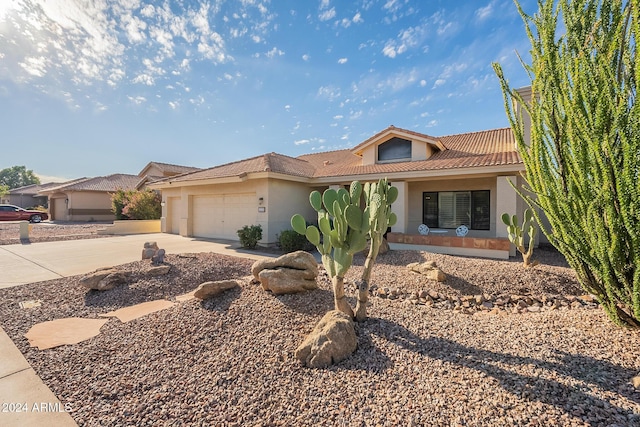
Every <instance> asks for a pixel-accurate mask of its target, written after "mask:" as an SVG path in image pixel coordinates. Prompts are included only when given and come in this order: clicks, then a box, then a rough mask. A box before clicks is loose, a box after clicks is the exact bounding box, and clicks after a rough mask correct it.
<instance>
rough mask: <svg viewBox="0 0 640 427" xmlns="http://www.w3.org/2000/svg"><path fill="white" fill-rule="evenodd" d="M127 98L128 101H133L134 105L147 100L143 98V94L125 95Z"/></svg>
mask: <svg viewBox="0 0 640 427" xmlns="http://www.w3.org/2000/svg"><path fill="white" fill-rule="evenodd" d="M127 98H128V99H129V101H131V102H133V103H134V104H136V105H140V104H143V103H145V102H147V98H145V97H144V96H135V97H134V96H127Z"/></svg>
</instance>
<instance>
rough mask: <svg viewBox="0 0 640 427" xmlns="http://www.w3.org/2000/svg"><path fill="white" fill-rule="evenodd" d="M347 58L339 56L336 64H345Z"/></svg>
mask: <svg viewBox="0 0 640 427" xmlns="http://www.w3.org/2000/svg"><path fill="white" fill-rule="evenodd" d="M348 60H349V59H348V58H340V59H338V64H346V63H347V61H348Z"/></svg>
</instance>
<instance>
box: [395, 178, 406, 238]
mask: <svg viewBox="0 0 640 427" xmlns="http://www.w3.org/2000/svg"><path fill="white" fill-rule="evenodd" d="M391 185H393V186H394V187H396V188H397V189H398V198H397V199H396V201H395V202H394V203H393V205H391V211H392V212H394V213H395V214H396V216H397V217H398V222H396V224H395V225H394V226H393V227H391V231H393V232H395V233H406V232H407V222H408V218H409V183H407V182H406V181H398V182H392V183H391Z"/></svg>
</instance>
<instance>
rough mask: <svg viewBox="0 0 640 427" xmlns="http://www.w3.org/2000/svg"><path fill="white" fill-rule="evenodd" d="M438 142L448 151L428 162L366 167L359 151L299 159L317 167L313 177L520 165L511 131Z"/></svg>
mask: <svg viewBox="0 0 640 427" xmlns="http://www.w3.org/2000/svg"><path fill="white" fill-rule="evenodd" d="M438 140H439V141H440V142H441V143H442V144H443V145H444V146H445V147H446V148H447V149H446V150H445V151H440V152H436V153H434V154H433V155H432V156H431V157H430V158H429V159H427V160H420V161H412V162H394V163H381V164H374V165H366V166H363V165H362V164H361V158H360V157H359V156H356V155H355V154H353V151H355V150H356V149H357V147H356V148H353V149H346V150H340V151H333V152H329V153H315V154H307V155H303V156H300V157H298V158H299V159H302V160H306V161H307V162H309V163H311V164H313V165H314V166H315V174H314V177H316V178H320V177H332V176H335V177H338V176H347V175H368V174H389V173H398V172H419V171H430V170H443V169H456V168H469V167H478V166H500V165H513V164H520V163H522V160H521V159H520V156H519V155H518V153H517V151H516V149H515V140H514V139H513V133H512V132H511V129H510V128H503V129H493V130H488V131H482V132H473V133H465V134H459V135H450V136H443V137H440V138H438Z"/></svg>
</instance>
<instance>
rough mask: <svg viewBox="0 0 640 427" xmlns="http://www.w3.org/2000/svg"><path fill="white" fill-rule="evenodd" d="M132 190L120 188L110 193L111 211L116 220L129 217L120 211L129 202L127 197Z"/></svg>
mask: <svg viewBox="0 0 640 427" xmlns="http://www.w3.org/2000/svg"><path fill="white" fill-rule="evenodd" d="M132 193H133V191H124V190H122V189H119V190H116V192H115V193H113V194H112V195H111V211H112V212H113V213H114V214H115V216H116V219H117V220H121V219H129V218H128V217H127V216H126V215H124V214H123V213H122V211H123V210H124V207H125V206H127V203H129V198H130V197H131V194H132Z"/></svg>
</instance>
